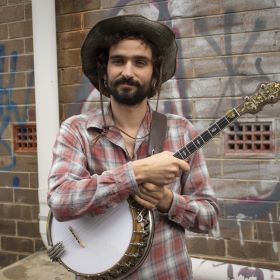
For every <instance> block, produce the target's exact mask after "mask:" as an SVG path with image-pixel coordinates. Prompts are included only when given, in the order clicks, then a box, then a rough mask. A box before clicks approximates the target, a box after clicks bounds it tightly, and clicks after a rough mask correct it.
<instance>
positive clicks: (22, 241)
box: [1, 236, 34, 253]
mask: <svg viewBox="0 0 280 280" xmlns="http://www.w3.org/2000/svg"><path fill="white" fill-rule="evenodd" d="M1 243H2V248H3V250H7V251H14V252H26V253H32V252H34V246H33V241H32V240H31V239H26V238H18V237H7V236H2V238H1Z"/></svg>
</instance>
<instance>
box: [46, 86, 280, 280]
mask: <svg viewBox="0 0 280 280" xmlns="http://www.w3.org/2000/svg"><path fill="white" fill-rule="evenodd" d="M279 100H280V83H279V82H268V83H262V84H260V85H259V86H258V87H257V90H256V92H255V94H254V95H253V96H251V97H245V100H244V102H243V103H242V104H241V105H239V106H238V107H236V108H233V109H231V110H229V111H228V112H227V113H226V114H225V116H224V117H222V118H221V119H219V120H218V121H217V122H215V123H214V124H212V125H211V126H210V127H209V128H208V129H207V130H205V131H204V132H203V133H201V134H200V135H198V136H197V137H195V138H194V139H193V140H192V141H190V142H189V143H188V144H187V145H186V146H184V147H182V148H181V149H180V150H179V151H177V152H176V153H175V154H174V156H175V157H177V158H179V159H184V160H185V159H187V158H189V157H190V156H191V155H192V154H193V153H194V152H196V151H197V150H198V149H200V148H201V147H202V146H203V145H204V144H205V143H207V142H208V141H210V140H211V139H212V138H213V137H215V136H216V135H217V134H218V133H219V132H220V131H222V130H224V129H225V128H226V127H227V126H228V125H229V124H230V123H232V122H233V121H234V120H236V119H237V118H239V117H240V116H241V115H243V114H246V113H249V114H256V113H258V112H259V111H260V110H261V109H262V108H263V107H264V106H265V105H266V104H273V103H276V102H278V101H279ZM153 234H154V220H153V213H152V211H151V210H148V209H146V208H144V207H142V206H141V205H139V204H137V203H136V201H134V200H133V199H132V198H129V199H128V200H126V201H123V202H121V203H120V204H118V206H116V207H114V208H112V209H109V210H108V211H107V212H106V213H105V214H101V215H96V216H87V215H86V216H83V217H81V218H78V219H74V220H70V221H64V222H60V221H58V220H56V219H55V217H54V216H53V215H52V213H51V211H50V212H49V216H48V220H47V238H48V244H49V248H48V256H49V257H50V259H51V260H52V261H58V262H59V263H61V264H62V265H63V266H65V267H66V269H68V270H69V271H71V272H73V273H75V274H76V275H79V276H83V277H86V278H87V277H88V278H89V277H90V278H91V279H104V280H105V279H124V278H126V277H127V276H128V275H130V274H131V273H132V272H134V271H135V270H136V269H138V268H139V267H140V266H141V264H142V263H143V262H144V260H145V258H146V257H147V255H148V253H149V250H150V248H151V246H152V241H153Z"/></svg>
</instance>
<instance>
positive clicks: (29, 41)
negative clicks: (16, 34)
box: [24, 38, 33, 53]
mask: <svg viewBox="0 0 280 280" xmlns="http://www.w3.org/2000/svg"><path fill="white" fill-rule="evenodd" d="M24 43H25V44H24V46H25V53H32V52H33V38H26V39H25V40H24Z"/></svg>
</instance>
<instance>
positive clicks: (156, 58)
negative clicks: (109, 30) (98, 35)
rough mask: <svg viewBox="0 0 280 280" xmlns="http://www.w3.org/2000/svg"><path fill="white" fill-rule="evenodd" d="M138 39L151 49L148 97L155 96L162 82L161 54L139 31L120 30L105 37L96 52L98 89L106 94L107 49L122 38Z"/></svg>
mask: <svg viewBox="0 0 280 280" xmlns="http://www.w3.org/2000/svg"><path fill="white" fill-rule="evenodd" d="M127 38H130V39H140V40H142V41H143V42H145V43H146V44H147V45H148V46H149V47H150V48H151V50H152V62H153V76H152V91H151V94H150V96H148V98H151V97H153V96H155V94H156V93H159V92H160V88H161V84H162V65H163V56H162V55H161V54H160V50H158V49H157V48H156V47H155V46H154V44H153V43H152V42H151V41H149V40H147V39H146V38H145V36H144V35H143V34H141V33H131V32H130V33H129V32H125V31H124V32H121V33H116V34H114V35H111V36H106V37H105V40H104V42H105V44H104V46H102V48H100V49H99V51H98V54H97V56H96V57H97V65H98V66H97V67H98V81H99V89H100V90H101V91H102V93H104V94H105V95H106V96H108V93H107V92H106V91H107V89H106V87H105V86H104V76H105V75H106V73H107V64H108V59H109V49H110V47H111V46H112V45H115V44H117V43H119V42H120V41H122V40H124V39H127Z"/></svg>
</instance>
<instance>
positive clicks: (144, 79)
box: [105, 39, 153, 105]
mask: <svg viewBox="0 0 280 280" xmlns="http://www.w3.org/2000/svg"><path fill="white" fill-rule="evenodd" d="M152 75H153V62H152V50H151V48H150V46H148V45H147V44H146V43H145V42H144V41H142V40H140V39H124V40H121V41H120V42H118V43H116V44H114V45H112V46H111V48H110V50H109V59H108V65H107V76H106V77H105V80H107V84H108V90H109V91H110V95H111V96H112V97H113V98H114V99H115V100H116V101H117V102H119V103H122V104H126V105H136V104H138V103H140V102H141V101H143V100H144V99H145V98H147V97H148V96H149V95H150V93H151V79H152Z"/></svg>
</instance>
